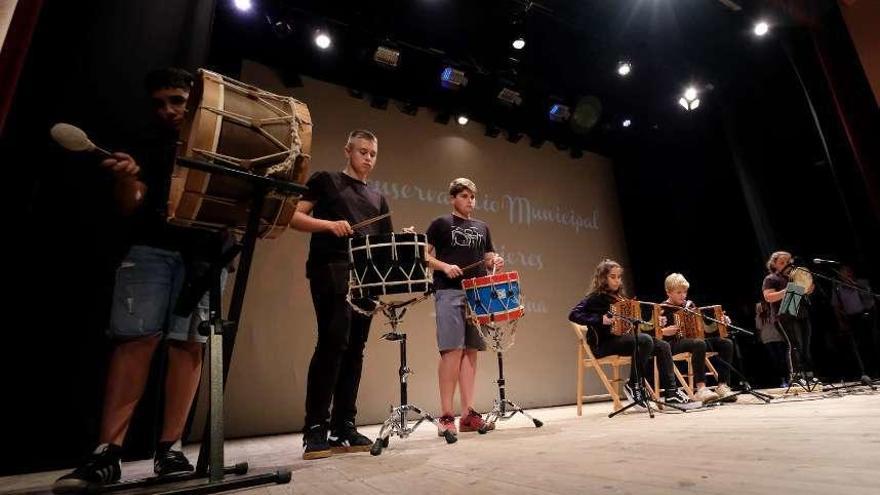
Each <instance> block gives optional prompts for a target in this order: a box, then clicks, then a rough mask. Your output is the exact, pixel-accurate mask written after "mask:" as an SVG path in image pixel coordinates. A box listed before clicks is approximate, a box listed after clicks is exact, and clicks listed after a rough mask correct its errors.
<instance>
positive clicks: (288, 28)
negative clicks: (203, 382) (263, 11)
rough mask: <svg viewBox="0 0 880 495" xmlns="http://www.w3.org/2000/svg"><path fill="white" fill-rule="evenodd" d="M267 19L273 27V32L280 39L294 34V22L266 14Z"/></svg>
mask: <svg viewBox="0 0 880 495" xmlns="http://www.w3.org/2000/svg"><path fill="white" fill-rule="evenodd" d="M266 21H267V22H268V23H269V25H270V26H271V27H272V32H273V33H275V36H276V37H278V39H280V40H283V39H286V38H289V37H290V35H291V34H293V22H291V21H287V20H284V19H272V18H271V17H269V16H266Z"/></svg>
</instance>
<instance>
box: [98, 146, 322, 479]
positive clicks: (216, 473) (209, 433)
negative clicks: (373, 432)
mask: <svg viewBox="0 0 880 495" xmlns="http://www.w3.org/2000/svg"><path fill="white" fill-rule="evenodd" d="M177 163H178V164H179V165H182V166H184V167H188V168H194V169H197V170H201V171H204V172H209V173H212V174H220V175H224V176H226V177H230V178H234V179H237V180H240V181H244V182H247V183H249V184H250V185H251V186H252V192H251V199H250V211H249V213H248V221H247V227H246V228H245V231H244V235H243V236H242V239H241V242H240V243H239V244H237V245H235V246H233V247H232V248H230V249H229V250H227V251H226V252H224V253H223V254H222V255H221V256H220V257H219V258H218V259H216V260H214V261H213V262H212V263H211V268H210V270H209V271H208V273H207V274H206V275H205V276H203V277H202V278H200V279H198V280H196V281H194V283H193V287H194V288H195V289H196V290H194V291H193V293H197V295H198V297H196V298H195V299H194V300H195V301H197V300H198V299H200V298H201V294H203V293H204V290H205V289H207V290H208V294H209V301H210V302H209V308H210V309H209V315H210V317H209V319H208V320H207V321H205V322H202V324H201V325H200V327H199V333H201V334H203V335H206V336H207V337H208V342H207V344H206V346H207V349H206V355H207V362H208V377H209V380H208V385H209V390H208V397H209V406H208V414H207V421H206V422H205V432H204V434H203V435H202V445H201V448H200V450H199V458H198V462H197V463H196V469H195V471H194V472H192V473H183V474H172V475H169V476H153V477H148V478H143V479H135V480H129V481H123V482H119V483H113V484H108V485H103V486H100V487H96V488H95V489H94V490H90V491H92V492H93V493H94V492H98V493H104V492H116V491H121V490H131V489H135V488H141V487H155V486H156V485H163V484H167V483H179V482H184V481H192V480H197V479H202V478H207V481H206V482H205V483H200V484H189V485H186V486H182V487H180V488H176V489H171V490H167V491H162V492H157V491H154V490H155V488H150V492H151V493H162V494H165V495H171V494H174V495H177V494H180V495H183V494H188V495H189V494H193V495H199V494H207V493H217V492H224V491H228V490H238V489H241V488H246V487H251V486H258V485H265V484H270V483H276V484H286V483H290V480H291V473H290V470H288V469H279V470H276V471H273V472H268V473H260V474H251V475H247V476H245V473H247V471H248V464H247V463H246V462H242V463H238V464H236V465H234V466H228V467H224V465H223V463H224V455H223V442H224V438H225V437H224V432H223V392H224V389H225V386H226V379H227V377H228V374H229V362H230V359H231V357H232V350H233V347H234V346H235V337H236V334H237V332H238V325H239V322H240V320H241V313H242V309H243V307H244V294H245V290H246V289H247V282H248V275H249V272H250V267H251V261H252V260H253V255H254V248H255V247H256V243H257V237H258V236H259V234H260V222H261V220H262V219H261V213H262V211H263V206H264V204H265V200H266V196H267V195H268V194H270V193H273V194H278V195H282V196H294V195H299V194H302V193H303V192H305V191H307V190H308V189H307V188H306V187H305V186H303V185H301V184H296V183H293V182H287V181H282V180H278V179H273V178H270V177H265V176H261V175H256V174H253V173H251V172H248V171H247V170H244V169H239V168H233V167H228V166H225V165H218V164H216V163H209V162H204V161H199V160H192V159H189V158H183V157H178V158H177ZM233 227H238V226H233ZM236 255H238V256H240V258H239V263H238V269H237V271H236V277H235V287H234V288H233V291H232V298H231V302H230V305H229V311H228V313H227V315H226V318H225V319H224V318H222V312H221V302H222V301H221V299H222V298H221V290H222V286H221V275H222V271H223V268H224V267H225V266H226V265H227V264H228V263H229V262H230V261H232V259H234V257H235V256H236ZM199 289H201V292H199ZM227 474H236V475H239V476H236V477H234V478H230V479H226V475H227Z"/></svg>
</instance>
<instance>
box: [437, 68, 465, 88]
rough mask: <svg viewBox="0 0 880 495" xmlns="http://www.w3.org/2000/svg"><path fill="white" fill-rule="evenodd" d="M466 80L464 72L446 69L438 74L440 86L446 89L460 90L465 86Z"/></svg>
mask: <svg viewBox="0 0 880 495" xmlns="http://www.w3.org/2000/svg"><path fill="white" fill-rule="evenodd" d="M467 83H468V79H467V76H466V75H465V73H464V71H460V70H458V69H455V68H453V67H446V68H444V69H443V72H442V73H441V74H440V84H441V85H442V86H443V87H444V88H446V89H460V88H463V87H465V86H467Z"/></svg>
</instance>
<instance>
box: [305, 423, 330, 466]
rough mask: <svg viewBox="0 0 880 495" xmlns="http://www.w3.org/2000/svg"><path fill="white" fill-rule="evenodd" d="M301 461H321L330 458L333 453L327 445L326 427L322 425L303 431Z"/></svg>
mask: <svg viewBox="0 0 880 495" xmlns="http://www.w3.org/2000/svg"><path fill="white" fill-rule="evenodd" d="M303 447H305V450H303V459H305V460H307V461H308V460H311V459H323V458H325V457H330V456H331V455H333V452H332V451H331V450H330V444H329V443H327V426H326V425H324V424H319V425H312V426H309V427H307V428H306V429H305V430H304V431H303Z"/></svg>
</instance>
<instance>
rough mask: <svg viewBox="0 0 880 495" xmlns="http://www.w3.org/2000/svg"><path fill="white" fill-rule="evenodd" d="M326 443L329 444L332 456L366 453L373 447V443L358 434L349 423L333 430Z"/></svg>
mask: <svg viewBox="0 0 880 495" xmlns="http://www.w3.org/2000/svg"><path fill="white" fill-rule="evenodd" d="M327 443H329V444H330V450H331V451H332V452H333V453H334V454H342V453H345V452H367V451H369V450H370V447H372V446H373V441H372V440H370V439H369V438H367V437H366V436H364V435H361V434H360V433H358V431H357V428H355V427H354V423H352V422H351V421H346V422H345V423H344V424H343V425H342V426H341V427H337V428H333V431H331V432H330V439H329V440H328V442H327Z"/></svg>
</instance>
